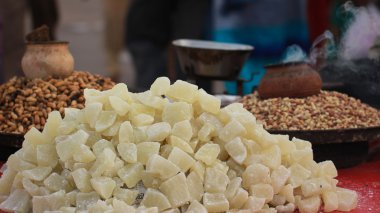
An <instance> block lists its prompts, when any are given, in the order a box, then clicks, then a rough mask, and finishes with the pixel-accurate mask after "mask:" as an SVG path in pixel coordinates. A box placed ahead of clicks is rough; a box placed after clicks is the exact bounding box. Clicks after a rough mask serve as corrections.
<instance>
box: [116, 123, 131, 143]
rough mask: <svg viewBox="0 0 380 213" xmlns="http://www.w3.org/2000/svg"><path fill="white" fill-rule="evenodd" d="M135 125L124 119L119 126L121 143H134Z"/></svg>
mask: <svg viewBox="0 0 380 213" xmlns="http://www.w3.org/2000/svg"><path fill="white" fill-rule="evenodd" d="M133 138H134V137H133V127H132V125H131V122H129V121H124V122H123V123H121V124H120V128H119V143H133Z"/></svg>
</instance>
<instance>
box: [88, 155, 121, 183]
mask: <svg viewBox="0 0 380 213" xmlns="http://www.w3.org/2000/svg"><path fill="white" fill-rule="evenodd" d="M115 158H116V154H115V153H114V152H113V151H112V150H111V149H109V148H106V149H104V150H103V152H102V153H101V154H99V156H98V157H97V159H96V160H95V163H94V164H93V165H92V166H91V169H90V171H89V172H90V174H91V176H92V177H99V176H101V175H102V174H103V173H104V172H105V171H106V170H107V169H108V168H112V167H113V166H114V165H115Z"/></svg>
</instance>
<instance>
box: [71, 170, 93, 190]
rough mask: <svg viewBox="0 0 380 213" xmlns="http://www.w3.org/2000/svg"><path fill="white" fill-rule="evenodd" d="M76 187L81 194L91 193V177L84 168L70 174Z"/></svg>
mask: <svg viewBox="0 0 380 213" xmlns="http://www.w3.org/2000/svg"><path fill="white" fill-rule="evenodd" d="M71 175H72V177H73V179H74V183H75V185H76V187H77V188H78V189H79V190H80V191H81V192H91V191H92V186H91V183H90V179H91V175H90V174H89V173H88V171H87V170H86V169H84V168H80V169H77V170H75V171H73V172H71Z"/></svg>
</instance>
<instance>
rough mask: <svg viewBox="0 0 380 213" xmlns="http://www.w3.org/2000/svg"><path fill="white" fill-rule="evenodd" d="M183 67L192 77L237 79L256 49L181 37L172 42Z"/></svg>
mask: <svg viewBox="0 0 380 213" xmlns="http://www.w3.org/2000/svg"><path fill="white" fill-rule="evenodd" d="M172 44H173V45H174V47H175V50H176V52H177V55H178V59H179V63H180V66H181V69H182V71H183V72H185V74H186V75H187V77H188V78H191V79H199V78H201V79H214V80H237V79H238V77H239V74H240V70H241V69H242V67H243V65H244V62H245V61H246V59H247V58H248V56H249V54H250V52H251V51H252V50H253V49H254V48H253V47H252V46H250V45H244V44H231V43H221V42H213V41H202V40H191V39H179V40H175V41H173V42H172Z"/></svg>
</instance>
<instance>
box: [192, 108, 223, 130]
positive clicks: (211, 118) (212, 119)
mask: <svg viewBox="0 0 380 213" xmlns="http://www.w3.org/2000/svg"><path fill="white" fill-rule="evenodd" d="M197 122H199V123H200V124H201V125H204V124H206V123H210V124H212V125H213V126H214V128H215V129H216V131H217V132H219V131H220V130H222V129H223V123H222V122H221V121H220V120H219V119H218V117H217V116H216V115H213V114H211V113H208V112H204V113H202V114H201V115H199V117H198V118H197Z"/></svg>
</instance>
